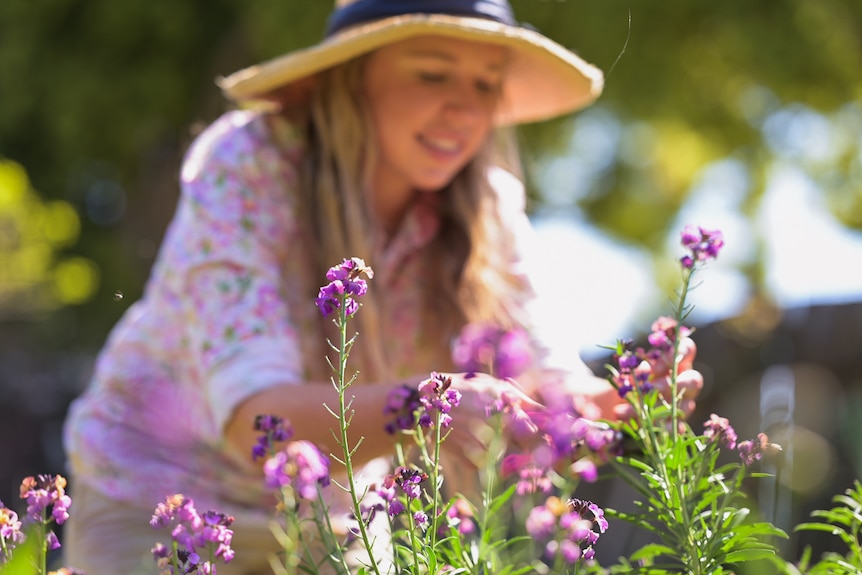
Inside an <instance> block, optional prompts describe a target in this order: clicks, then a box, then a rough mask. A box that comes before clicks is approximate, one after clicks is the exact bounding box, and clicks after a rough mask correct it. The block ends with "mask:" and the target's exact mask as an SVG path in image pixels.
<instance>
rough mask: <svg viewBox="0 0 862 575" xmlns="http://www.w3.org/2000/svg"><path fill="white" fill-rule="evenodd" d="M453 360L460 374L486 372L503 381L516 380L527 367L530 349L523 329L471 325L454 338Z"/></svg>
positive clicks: (531, 351) (529, 362) (530, 358)
mask: <svg viewBox="0 0 862 575" xmlns="http://www.w3.org/2000/svg"><path fill="white" fill-rule="evenodd" d="M452 360H453V361H454V362H455V365H457V366H458V369H460V370H462V371H468V372H469V371H480V372H486V373H490V374H492V375H494V376H495V377H499V378H501V379H505V378H507V377H518V376H519V375H521V374H522V373H523V372H524V371H525V370H526V369H527V368H528V367H529V366H530V364H531V363H532V362H533V348H532V345H531V342H530V339H529V336H528V335H527V332H525V331H524V330H522V329H514V330H506V329H503V328H500V327H497V326H493V325H488V324H479V323H472V324H467V325H466V326H464V329H462V330H461V333H460V334H459V335H458V337H457V338H456V339H455V342H454V345H453V348H452Z"/></svg>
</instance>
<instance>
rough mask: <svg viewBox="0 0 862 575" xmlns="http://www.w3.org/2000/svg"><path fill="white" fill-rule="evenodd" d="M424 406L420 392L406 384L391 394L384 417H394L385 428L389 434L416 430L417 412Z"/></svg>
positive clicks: (388, 397) (384, 409)
mask: <svg viewBox="0 0 862 575" xmlns="http://www.w3.org/2000/svg"><path fill="white" fill-rule="evenodd" d="M421 406H422V403H421V402H420V401H419V391H418V390H417V389H416V388H414V387H413V386H410V385H407V384H406V383H405V384H403V385H400V386H398V387H396V388H395V389H393V390H392V391H390V392H389V395H388V396H387V397H386V405H385V406H384V407H383V415H388V416H394V418H393V419H392V420H390V421H388V422H387V423H386V425H385V426H384V428H385V429H386V432H387V433H389V434H394V433H395V432H397V431H399V430H400V431H406V430H409V429H414V428H415V427H416V424H417V419H416V410H417V409H419V408H420V407H421Z"/></svg>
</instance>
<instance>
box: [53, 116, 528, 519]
mask: <svg viewBox="0 0 862 575" xmlns="http://www.w3.org/2000/svg"><path fill="white" fill-rule="evenodd" d="M302 154H303V146H302V143H301V139H300V138H299V137H298V136H296V135H292V134H291V130H290V128H289V126H287V125H286V124H283V125H275V124H273V119H272V117H269V116H266V115H263V114H261V113H259V112H251V111H233V112H229V113H227V114H225V115H223V116H222V117H221V118H219V119H218V120H217V121H215V122H214V123H213V124H212V125H211V126H210V127H209V128H208V129H207V130H206V131H204V132H203V133H202V134H201V135H200V136H199V137H198V138H197V140H196V141H195V142H194V144H193V145H192V147H191V149H190V150H189V152H188V154H187V157H186V158H185V162H184V164H183V168H182V173H181V183H182V193H181V197H180V200H179V205H178V208H177V211H176V214H175V217H174V219H173V221H172V222H171V225H170V227H169V228H168V231H167V234H166V237H165V240H164V242H163V245H162V247H161V250H160V253H159V256H158V258H157V261H156V264H155V266H154V268H153V270H152V275H151V277H150V280H149V282H148V284H147V286H146V290H145V293H144V296H143V298H142V299H141V300H140V301H138V302H136V303H135V304H133V305H132V306H131V307H130V308H129V309H128V310H127V312H126V313H125V315H124V316H123V318H122V319H121V320H120V321H119V323H118V324H117V325H116V326H115V328H114V329H113V331H112V332H111V334H110V336H109V338H108V341H107V343H106V345H105V347H104V349H103V350H102V352H101V354H100V356H99V358H98V361H97V365H96V371H95V375H94V378H93V381H92V383H91V385H90V386H89V388H88V390H87V391H86V392H85V393H84V394H83V395H82V396H81V397H80V398H78V399H77V400H76V401H75V402H74V403H73V405H72V406H71V408H70V412H69V416H68V419H67V421H66V426H65V437H64V439H65V448H66V451H67V454H68V457H69V462H70V467H71V472H72V475H73V478H74V481H76V482H83V483H85V484H87V485H88V486H90V487H91V488H94V489H96V490H98V491H99V492H100V493H103V494H104V495H106V496H108V497H111V498H115V499H119V500H122V501H124V502H127V503H130V504H133V505H136V506H141V507H143V508H148V509H153V507H154V506H155V504H156V503H157V502H159V501H162V500H163V499H164V497H165V496H166V495H168V494H172V493H184V494H186V495H188V496H191V497H194V498H195V501H196V504H197V505H198V506H200V507H201V508H207V507H209V508H217V509H219V510H222V511H224V512H231V511H235V509H231V507H230V506H231V505H232V506H234V507H236V508H237V509H239V508H249V509H251V508H255V507H257V506H262V505H261V504H262V502H263V501H264V500H266V498H265V495H264V493H263V486H262V483H263V482H262V481H260V480H259V479H258V478H257V476H256V475H254V473H255V469H254V468H253V467H252V463H251V458H250V454H235V453H229V452H228V450H227V449H226V448H225V445H224V440H223V435H222V429H223V426H224V425H225V423H226V422H227V421H228V419H229V417H230V415H231V413H232V411H233V409H234V408H235V407H236V406H237V405H238V404H239V403H240V402H242V401H243V400H244V399H245V398H248V397H249V396H251V395H253V394H255V393H257V392H259V391H262V390H264V389H267V388H269V387H272V386H275V385H280V384H285V383H289V384H295V385H301V384H302V382H303V381H308V380H309V377H311V376H310V373H311V371H312V367H311V366H312V365H318V364H320V365H323V366H325V361H324V359H323V356H322V353H323V351H322V350H323V348H322V347H320V348H309V347H308V345H309V344H308V342H313V341H320V342H322V341H324V335H323V333H322V331H321V327H320V326H321V322H320V318H319V314H318V312H317V309H316V308H315V306H314V303H313V301H312V300H310V299H308V298H307V291H306V290H305V289H302V290H300V289H296V287H295V286H296V285H303V286H305V285H309V284H308V282H311V283H312V284H315V282H322V281H323V278H314V277H309V276H310V274H311V273H312V272H311V271H310V270H313V269H314V266H312V265H311V262H310V260H309V259H308V257H309V256H308V253H309V250H308V249H307V247H308V246H305V245H304V241H305V240H303V238H302V235H301V234H300V232H299V229H300V227H299V226H298V219H297V218H298V216H297V212H296V205H295V202H296V200H295V198H294V194H293V193H292V191H293V190H294V189H295V187H296V186H297V165H298V163H299V161H300V159H301V157H302ZM489 177H490V178H491V182H492V184H493V185H494V187H495V188H496V189H497V190H498V191H499V193H500V197H501V204H502V205H506V206H510V208H509V209H508V210H507V212H508V213H509V215H508V216H506V217H507V218H509V219H510V223H511V229H512V231H513V233H515V234H525V235H526V234H529V223H528V221H527V218H526V216H525V214H524V209H523V190H522V187H521V185H520V183H519V182H518V181H517V180H516V179H515V178H514V177H512V176H511V175H509V174H508V173H505V172H503V171H502V170H495V171H493V172H492V173H491V174H489ZM507 223H509V222H507ZM437 225H438V224H437V220H436V216H434V215H433V214H430V213H429V210H427V209H424V208H423V205H422V204H417V206H416V207H415V208H414V209H413V211H412V212H410V213H408V215H407V216H406V218H405V221H404V223H403V225H402V226H401V228H400V229H399V231H398V232H397V234H396V235H395V236H394V238H393V239H392V240H391V241H390V242H388V243H387V245H386V247H385V249H381V250H379V253H378V254H377V256H376V257H375V259H374V261H371V262H369V263H370V264H371V265H372V266H373V267H374V269H375V279H374V283H375V289H385V290H386V294H387V298H386V299H387V301H388V302H390V303H391V305H387V306H386V310H389V311H385V313H384V315H385V317H383V318H382V326H383V329H384V333H385V334H390V335H391V337H389V338H388V340H387V341H390V340H391V342H392V344H391V346H390V345H389V344H387V356H388V358H389V359H391V361H392V362H393V363H394V367H395V372H396V373H400V374H401V375H404V376H406V375H412V374H415V373H421V372H422V370H424V369H427V370H428V371H430V370H433V369H434V368H435V362H437V361H438V360H439V359H440V358H436V357H433V356H429V355H428V352H427V351H426V348H428V347H429V346H422V345H421V339H420V333H419V332H420V329H419V326H418V320H417V318H416V317H415V316H414V314H411V313H410V310H412V309H418V306H415V305H410V304H411V302H414V301H416V300H417V298H419V297H420V292H419V287H418V286H419V282H417V278H419V277H421V276H420V275H419V274H420V272H421V270H420V269H419V265H418V264H419V262H420V260H419V258H418V255H419V253H420V252H421V250H422V248H423V247H424V246H425V245H427V243H428V242H429V241H430V240H431V239H432V238H433V237H434V235H435V234H436V232H437ZM350 255H353V254H345V257H349V256H350ZM511 259H512V261H513V262H517V261H518V257H517V254H512V258H511ZM333 263H337V262H333ZM285 278H291V280H290V281H285ZM297 282H298V283H297ZM395 334H397V336H396V335H395ZM318 351H320V354H321V355H317V352H318Z"/></svg>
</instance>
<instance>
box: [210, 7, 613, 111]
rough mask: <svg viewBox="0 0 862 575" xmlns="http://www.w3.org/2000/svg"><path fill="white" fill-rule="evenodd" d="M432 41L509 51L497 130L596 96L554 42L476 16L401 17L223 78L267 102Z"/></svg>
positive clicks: (585, 75)
mask: <svg viewBox="0 0 862 575" xmlns="http://www.w3.org/2000/svg"><path fill="white" fill-rule="evenodd" d="M425 35H435V36H444V37H449V38H456V39H461V40H472V41H478V42H488V43H492V44H498V45H501V46H505V47H508V48H510V50H511V53H512V60H511V65H510V68H509V69H508V71H507V74H506V79H505V82H504V86H503V97H502V102H501V105H500V107H499V109H498V111H497V118H496V121H497V123H498V124H501V125H511V124H520V123H525V122H535V121H539V120H545V119H548V118H552V117H555V116H560V115H562V114H567V113H569V112H573V111H575V110H578V109H580V108H583V107H585V106H587V105H589V104H590V103H592V102H593V101H594V100H595V99H596V98H598V96H599V94H601V91H602V87H603V85H604V77H603V75H602V72H601V70H599V69H598V68H596V67H595V66H593V65H592V64H589V63H588V62H586V61H584V60H583V59H581V58H580V57H579V56H577V55H576V54H574V53H572V52H571V51H569V50H567V49H566V48H564V47H563V46H561V45H559V44H557V43H556V42H554V41H553V40H550V39H549V38H547V37H545V36H543V35H541V34H539V33H538V32H534V31H532V30H529V29H527V28H522V27H518V26H509V25H506V24H501V23H498V22H494V21H492V20H485V19H480V18H466V17H460V16H448V15H443V14H406V15H401V16H394V17H391V18H384V19H382V20H376V21H374V22H370V23H367V24H361V25H358V26H355V27H352V28H349V29H346V30H344V31H342V32H339V33H337V34H335V35H333V36H331V37H329V38H327V39H325V40H324V41H322V42H321V43H319V44H317V45H315V46H311V47H309V48H305V49H302V50H298V51H295V52H291V53H289V54H286V55H284V56H280V57H278V58H274V59H272V60H269V61H266V62H263V63H261V64H258V65H255V66H251V67H249V68H245V69H243V70H240V71H238V72H235V73H234V74H231V75H230V76H227V77H224V78H220V79H219V80H218V85H219V87H220V88H221V89H222V91H223V92H224V94H225V96H226V97H227V98H229V99H231V100H234V101H236V102H250V101H255V100H263V101H265V100H267V99H268V97H270V98H271V95H272V93H273V92H274V91H276V90H280V91H281V89H283V88H285V87H287V86H289V85H290V84H293V83H295V82H298V81H299V80H302V79H304V78H307V77H310V76H313V75H314V74H317V73H318V72H321V71H322V70H326V69H328V68H331V67H333V66H337V65H338V64H341V63H343V62H346V61H348V60H351V59H353V58H356V57H358V56H361V55H363V54H366V53H368V52H371V51H373V50H376V49H377V48H380V47H382V46H385V45H387V44H392V43H394V42H398V41H401V40H405V39H407V38H411V37H414V36H425Z"/></svg>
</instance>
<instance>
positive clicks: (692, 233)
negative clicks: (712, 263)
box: [680, 225, 724, 269]
mask: <svg viewBox="0 0 862 575" xmlns="http://www.w3.org/2000/svg"><path fill="white" fill-rule="evenodd" d="M681 240H682V245H683V247H684V248H686V249H688V250H689V252H690V253H689V254H687V255H685V256H683V257H682V258H680V262H681V263H682V265H683V267H685V268H687V269H692V268H693V267H694V265H695V263H696V262H702V261H705V260H708V259H715V258H717V257H718V252H719V251H721V248H722V247H723V246H724V235H723V234H722V233H721V231H720V230H708V229H706V228H700V227H695V226H691V225H688V226H685V228H683V230H682V233H681Z"/></svg>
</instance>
